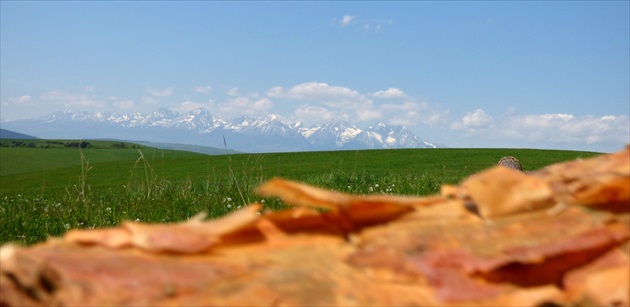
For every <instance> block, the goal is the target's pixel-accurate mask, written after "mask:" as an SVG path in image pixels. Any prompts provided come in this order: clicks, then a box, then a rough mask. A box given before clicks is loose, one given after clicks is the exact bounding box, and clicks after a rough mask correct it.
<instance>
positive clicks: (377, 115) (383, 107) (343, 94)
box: [267, 82, 448, 125]
mask: <svg viewBox="0 0 630 307" xmlns="http://www.w3.org/2000/svg"><path fill="white" fill-rule="evenodd" d="M267 95H268V96H269V97H273V98H278V99H288V100H299V101H308V102H309V103H308V104H305V105H302V106H300V107H299V108H298V109H297V110H295V112H294V113H293V115H292V118H293V119H294V120H295V121H300V122H304V123H310V122H312V120H311V118H312V117H316V118H320V120H319V121H320V122H321V121H341V120H348V119H350V120H352V121H353V122H359V123H360V122H363V123H365V122H374V121H377V120H378V121H385V122H388V123H390V124H397V125H419V124H425V125H436V124H438V123H441V122H443V121H445V116H446V114H447V113H448V111H442V110H437V109H435V108H433V107H431V106H429V104H427V103H420V102H416V101H414V100H413V99H410V98H408V97H407V96H406V95H405V94H404V92H403V91H402V90H400V89H398V88H395V87H392V88H389V89H387V90H382V91H377V92H374V93H371V94H368V95H365V94H362V93H360V92H358V91H356V90H353V89H351V88H347V87H342V86H332V85H329V84H327V83H319V82H306V83H301V84H298V85H295V86H293V87H291V88H288V89H284V88H282V87H280V86H277V87H274V88H271V89H270V90H269V91H268V92H267ZM369 97H377V98H382V99H394V98H407V99H405V101H402V102H391V101H390V102H387V103H384V104H380V105H377V104H375V103H374V101H372V100H371V99H370V98H369ZM285 105H286V104H285Z"/></svg>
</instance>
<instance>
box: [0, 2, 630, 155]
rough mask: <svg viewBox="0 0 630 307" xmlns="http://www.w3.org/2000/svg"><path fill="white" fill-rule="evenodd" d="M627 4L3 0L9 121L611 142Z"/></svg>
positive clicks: (467, 140)
mask: <svg viewBox="0 0 630 307" xmlns="http://www.w3.org/2000/svg"><path fill="white" fill-rule="evenodd" d="M629 3H630V2H628V1H611V2H606V1H593V2H585V1H575V2H573V1H557V2H538V1H535V2H516V1H505V2H496V1H490V2H460V1H455V2H428V1H419V2H316V1H315V2H202V1H193V2H168V1H164V2H149V1H140V2H120V1H115V2H104V1H103V2H97V1H87V2H73V1H70V2H48V1H34V2H13V1H1V2H0V6H1V7H0V8H1V10H0V14H1V16H0V17H1V18H0V23H1V24H0V25H1V27H0V43H1V49H0V59H1V66H0V72H1V79H0V81H1V94H0V107H1V120H2V121H7V120H16V119H22V118H29V117H37V116H42V115H45V114H48V113H51V112H55V111H62V110H64V109H71V110H75V111H116V112H123V113H131V112H143V113H144V112H150V111H152V110H154V109H157V108H159V107H167V108H170V109H174V110H178V111H181V112H185V111H189V110H192V109H194V108H197V107H205V108H208V109H209V110H210V111H211V112H212V113H213V114H215V115H217V116H219V117H221V118H225V119H230V118H233V117H237V116H240V115H243V114H247V115H254V116H255V115H267V114H276V115H278V116H280V117H281V118H283V119H285V120H287V121H302V122H305V123H307V124H309V123H310V124H315V123H319V122H322V121H337V120H344V119H347V120H350V121H352V122H355V123H357V124H359V125H361V126H367V125H369V124H373V123H376V122H378V121H384V122H387V123H391V124H404V125H406V126H408V127H409V128H410V129H412V131H414V132H415V133H416V134H417V135H418V136H420V137H422V138H426V139H428V140H429V141H433V142H438V143H443V144H445V145H447V146H450V147H528V148H562V149H586V150H598V151H615V150H619V149H621V148H623V146H624V145H625V144H626V143H628V142H630V139H629V138H630V132H629V129H630V128H629V125H630V124H629V119H628V116H629V115H630V114H629V113H630V38H629V37H630V21H629V19H630V17H629V16H630V7H629Z"/></svg>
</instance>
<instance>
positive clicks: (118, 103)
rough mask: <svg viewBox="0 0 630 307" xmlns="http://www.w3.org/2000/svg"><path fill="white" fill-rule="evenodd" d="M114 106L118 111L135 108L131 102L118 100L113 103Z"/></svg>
mask: <svg viewBox="0 0 630 307" xmlns="http://www.w3.org/2000/svg"><path fill="white" fill-rule="evenodd" d="M114 106H115V107H117V108H119V109H123V110H129V109H132V108H133V107H134V106H135V103H134V102H133V100H118V101H115V102H114Z"/></svg>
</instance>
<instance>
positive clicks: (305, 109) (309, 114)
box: [293, 105, 338, 125]
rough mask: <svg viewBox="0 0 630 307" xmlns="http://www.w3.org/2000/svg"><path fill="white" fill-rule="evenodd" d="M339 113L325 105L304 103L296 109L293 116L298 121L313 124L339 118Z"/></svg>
mask: <svg viewBox="0 0 630 307" xmlns="http://www.w3.org/2000/svg"><path fill="white" fill-rule="evenodd" d="M337 115H338V114H335V112H333V111H331V110H329V109H327V108H324V107H320V106H314V105H302V106H300V107H298V108H297V109H296V110H295V113H294V114H293V117H294V118H295V120H296V121H300V122H303V123H305V124H307V125H311V124H321V123H322V122H330V121H334V120H337V118H336V116H337Z"/></svg>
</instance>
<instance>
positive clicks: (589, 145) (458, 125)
mask: <svg viewBox="0 0 630 307" xmlns="http://www.w3.org/2000/svg"><path fill="white" fill-rule="evenodd" d="M451 128H452V129H456V130H463V131H464V135H466V136H477V137H480V138H481V139H484V140H492V141H493V142H494V143H495V144H496V146H501V145H500V144H504V143H505V144H515V143H516V144H521V146H522V147H530V148H547V147H551V148H573V149H590V150H593V149H596V148H597V149H604V148H612V150H614V149H615V148H616V149H621V148H623V146H624V145H625V144H627V143H628V142H630V121H629V119H628V116H626V115H605V116H600V117H597V116H593V115H585V116H575V115H572V114H564V113H549V114H527V115H519V114H512V113H508V114H507V115H505V116H503V117H500V118H497V119H493V118H492V117H491V116H489V115H488V114H486V113H485V111H483V110H481V109H477V110H475V111H473V112H470V113H468V114H466V116H464V117H463V118H462V119H461V120H459V121H457V122H455V123H453V124H452V125H451Z"/></svg>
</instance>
